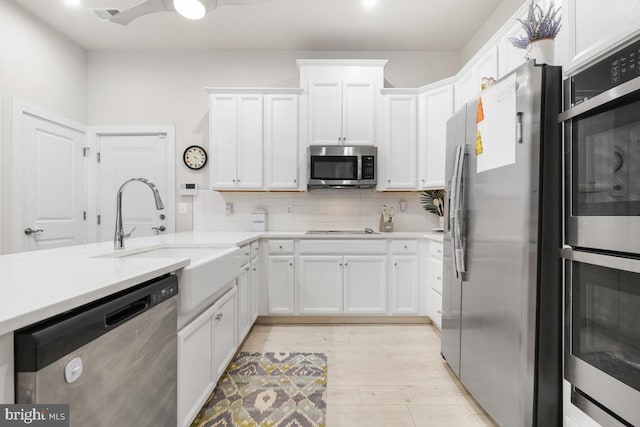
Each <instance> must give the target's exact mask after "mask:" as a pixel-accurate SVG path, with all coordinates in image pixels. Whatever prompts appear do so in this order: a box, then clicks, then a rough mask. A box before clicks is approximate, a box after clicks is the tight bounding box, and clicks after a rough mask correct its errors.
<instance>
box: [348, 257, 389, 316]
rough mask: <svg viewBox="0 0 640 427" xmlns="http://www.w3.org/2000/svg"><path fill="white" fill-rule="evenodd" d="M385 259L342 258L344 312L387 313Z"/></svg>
mask: <svg viewBox="0 0 640 427" xmlns="http://www.w3.org/2000/svg"><path fill="white" fill-rule="evenodd" d="M387 299H388V298H387V257H386V256H384V255H379V256H378V255H372V256H345V257H344V312H345V313H354V314H384V313H386V312H387Z"/></svg>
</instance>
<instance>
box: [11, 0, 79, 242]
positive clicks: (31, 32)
mask: <svg viewBox="0 0 640 427" xmlns="http://www.w3.org/2000/svg"><path fill="white" fill-rule="evenodd" d="M86 61H87V53H86V51H85V50H84V49H82V48H80V47H79V46H77V45H76V44H74V43H72V42H71V41H69V40H68V39H66V38H65V37H63V36H62V35H60V34H59V33H58V32H56V31H54V30H52V29H51V28H49V27H48V26H46V25H45V24H43V23H42V22H41V21H39V20H37V19H36V18H34V17H33V16H32V15H31V14H29V13H28V12H26V11H25V10H23V9H22V8H21V7H19V6H17V5H16V4H15V3H14V2H13V1H12V0H0V96H1V97H2V108H1V109H0V116H1V121H2V126H0V127H1V133H0V188H1V189H2V192H1V193H2V200H1V201H0V252H4V251H6V248H7V245H8V242H7V241H6V238H4V237H3V236H8V234H7V233H6V230H7V229H8V227H10V224H9V223H8V215H7V212H8V208H9V206H10V204H11V197H12V196H11V194H10V193H9V191H10V189H9V182H8V176H9V175H10V173H11V170H10V167H11V163H10V160H9V159H10V158H11V147H10V141H11V139H10V135H11V123H10V117H11V99H12V98H13V97H16V98H19V99H21V100H22V101H25V102H26V103H28V104H31V105H35V106H38V107H42V108H45V109H47V110H49V111H52V112H55V113H57V114H59V115H62V116H64V117H67V118H69V119H73V120H75V121H78V122H80V123H84V122H85V121H86V118H87V69H86V64H87V62H86Z"/></svg>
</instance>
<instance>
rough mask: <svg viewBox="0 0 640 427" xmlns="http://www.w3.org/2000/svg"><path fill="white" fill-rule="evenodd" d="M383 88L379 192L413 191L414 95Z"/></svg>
mask: <svg viewBox="0 0 640 427" xmlns="http://www.w3.org/2000/svg"><path fill="white" fill-rule="evenodd" d="M403 92H404V90H402V89H396V90H394V89H384V90H383V93H384V95H383V98H384V144H382V146H381V147H380V150H379V151H378V153H379V155H378V157H379V159H380V160H379V162H378V170H379V171H381V173H380V179H379V180H378V189H379V190H415V189H416V184H417V179H418V94H417V90H415V89H414V90H413V92H415V93H414V94H406V93H403Z"/></svg>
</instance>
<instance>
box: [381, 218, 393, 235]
mask: <svg viewBox="0 0 640 427" xmlns="http://www.w3.org/2000/svg"><path fill="white" fill-rule="evenodd" d="M379 231H380V232H382V233H388V232H391V231H393V222H392V221H385V220H384V215H380V228H379Z"/></svg>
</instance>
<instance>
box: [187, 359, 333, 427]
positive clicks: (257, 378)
mask: <svg viewBox="0 0 640 427" xmlns="http://www.w3.org/2000/svg"><path fill="white" fill-rule="evenodd" d="M326 388H327V357H326V356H325V355H324V354H323V353H240V354H238V355H237V356H236V357H235V359H234V360H233V361H232V362H231V364H230V365H229V367H228V368H227V371H226V372H225V373H224V375H223V376H222V378H221V379H220V381H219V382H218V385H217V387H216V389H215V390H214V391H213V393H212V394H211V396H210V397H209V400H208V401H207V403H206V404H205V405H204V407H203V408H202V409H201V410H200V413H199V414H198V416H197V417H196V419H195V421H194V422H193V424H192V425H191V427H231V426H240V427H324V426H325V413H326V407H327V404H326Z"/></svg>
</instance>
